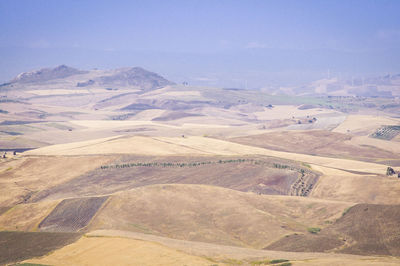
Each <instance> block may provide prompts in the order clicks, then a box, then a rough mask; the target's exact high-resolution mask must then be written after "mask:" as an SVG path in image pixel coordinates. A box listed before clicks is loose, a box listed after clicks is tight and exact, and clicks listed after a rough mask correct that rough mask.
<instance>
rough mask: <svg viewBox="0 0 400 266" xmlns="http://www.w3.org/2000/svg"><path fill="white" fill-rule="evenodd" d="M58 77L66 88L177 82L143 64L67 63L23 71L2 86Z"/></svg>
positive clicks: (145, 88)
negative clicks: (78, 66)
mask: <svg viewBox="0 0 400 266" xmlns="http://www.w3.org/2000/svg"><path fill="white" fill-rule="evenodd" d="M56 79H57V80H58V81H57V84H58V85H60V84H61V83H63V82H64V83H65V87H66V88H67V87H69V88H70V86H71V85H70V84H71V83H75V84H76V85H75V86H76V87H92V88H93V87H103V88H132V87H133V88H139V89H141V90H143V91H148V90H153V89H158V88H162V87H165V86H167V85H174V84H175V83H174V82H171V81H169V80H167V79H165V78H164V77H162V76H160V75H158V74H156V73H154V72H150V71H147V70H145V69H143V68H141V67H130V68H119V69H112V70H97V69H96V70H90V71H84V70H79V69H75V68H72V67H69V66H66V65H60V66H58V67H55V68H42V69H39V70H35V71H31V72H24V73H21V74H19V75H18V76H17V77H15V78H14V79H13V80H11V81H10V82H9V83H5V84H2V85H1V86H2V87H7V86H9V85H11V86H12V87H14V88H20V89H23V88H26V87H27V86H26V85H38V84H40V85H43V86H45V85H46V84H47V85H49V84H48V82H49V81H52V80H56ZM60 82H61V83H60ZM44 83H46V84H44Z"/></svg>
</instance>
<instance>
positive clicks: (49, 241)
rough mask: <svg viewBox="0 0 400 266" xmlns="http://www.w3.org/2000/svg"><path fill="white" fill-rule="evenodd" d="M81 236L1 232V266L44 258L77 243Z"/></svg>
mask: <svg viewBox="0 0 400 266" xmlns="http://www.w3.org/2000/svg"><path fill="white" fill-rule="evenodd" d="M79 237H80V235H79V234H71V233H36V232H34V233H32V232H16V231H1V232H0V255H1V256H0V264H2V265H3V264H10V263H15V262H18V261H21V260H25V259H28V258H32V257H38V256H43V255H45V254H48V253H49V252H51V251H53V250H56V249H58V248H60V247H62V246H65V245H68V244H70V243H72V242H74V241H76V240H77V239H78V238H79Z"/></svg>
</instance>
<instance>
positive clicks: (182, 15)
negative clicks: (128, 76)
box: [0, 0, 400, 88]
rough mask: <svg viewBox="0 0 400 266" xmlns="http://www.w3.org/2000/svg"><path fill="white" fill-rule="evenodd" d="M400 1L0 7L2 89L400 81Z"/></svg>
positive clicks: (207, 0) (28, 0)
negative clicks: (88, 77) (110, 75)
mask: <svg viewBox="0 0 400 266" xmlns="http://www.w3.org/2000/svg"><path fill="white" fill-rule="evenodd" d="M399 14H400V1H398V0H391V1H389V0H379V1H378V0H374V1H373V0H342V1H340V0H336V1H331V0H320V1H312V0H304V1H290V0H280V1H278V0H276V1H272V0H271V1H268V0H264V1H261V0H260V1H258V0H242V1H235V0H231V1H218V0H203V1H195V0H182V1H174V0H171V1H153V0H147V1H145V0H143V1H119V0H114V1H104V0H103V1H102V0H96V1H89V0H79V1H75V0H57V1H56V0H0V82H5V81H8V80H10V79H12V78H13V77H14V76H16V75H17V74H19V73H21V72H25V71H30V70H33V69H38V68H42V67H53V66H57V65H60V64H66V65H69V66H72V67H76V68H79V69H92V68H100V69H111V68H118V67H127V66H141V67H144V68H146V69H148V70H150V71H154V72H157V73H159V74H161V75H162V76H165V77H166V78H168V79H170V80H172V81H175V82H183V81H188V82H189V83H190V84H193V85H207V86H209V85H210V86H220V87H241V88H243V87H246V88H247V87H249V88H260V87H267V86H287V85H295V84H297V85H299V84H300V83H306V82H310V81H312V80H315V79H320V78H327V77H332V76H337V77H342V78H349V77H351V76H371V75H372V76H373V75H384V74H387V73H392V74H396V73H397V74H398V73H400V15H399Z"/></svg>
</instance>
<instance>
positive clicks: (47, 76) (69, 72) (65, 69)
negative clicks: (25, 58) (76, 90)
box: [10, 65, 88, 83]
mask: <svg viewBox="0 0 400 266" xmlns="http://www.w3.org/2000/svg"><path fill="white" fill-rule="evenodd" d="M87 72H88V71H82V70H78V69H75V68H72V67H69V66H66V65H60V66H57V67H54V68H42V69H39V70H35V71H31V72H23V73H21V74H19V75H18V76H17V77H15V78H14V79H13V80H11V82H10V83H35V82H45V81H48V80H53V79H62V78H66V77H70V76H73V75H77V74H85V73H87Z"/></svg>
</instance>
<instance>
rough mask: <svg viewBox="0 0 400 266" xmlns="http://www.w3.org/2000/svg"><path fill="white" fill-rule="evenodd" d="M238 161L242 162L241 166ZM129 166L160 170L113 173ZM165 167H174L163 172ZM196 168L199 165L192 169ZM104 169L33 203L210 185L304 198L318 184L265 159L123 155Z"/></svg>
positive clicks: (284, 163)
mask: <svg viewBox="0 0 400 266" xmlns="http://www.w3.org/2000/svg"><path fill="white" fill-rule="evenodd" d="M239 160H243V161H240V162H239ZM130 163H143V164H145V163H157V165H153V166H133V167H124V168H122V167H119V168H116V167H115V165H126V164H130ZM163 163H170V164H173V165H171V166H168V165H166V166H162V164H163ZM194 163H196V164H198V165H196V166H189V164H194ZM183 164H184V165H183ZM179 165H180V166H179ZM106 166H107V167H109V168H107V169H101V168H97V169H95V170H93V171H90V172H87V173H84V174H82V175H81V176H79V177H76V178H74V179H71V180H69V181H66V182H64V183H61V184H59V185H55V186H52V187H49V188H47V189H44V190H42V191H39V192H37V193H36V194H35V195H33V196H32V197H31V198H30V201H31V202H35V201H39V200H44V199H59V198H63V197H81V196H94V195H99V194H100V195H101V194H111V193H115V192H118V191H124V190H128V189H131V188H135V187H140V186H146V185H153V184H174V183H175V184H208V185H214V186H220V187H226V188H231V189H235V190H240V191H252V192H255V193H259V194H280V195H303V196H305V195H308V194H309V193H310V192H311V191H312V188H313V186H314V185H315V183H316V182H317V180H318V175H317V174H316V173H314V172H312V171H311V170H310V169H308V168H307V167H304V166H302V165H301V164H299V163H296V162H292V161H288V160H283V159H278V158H270V157H261V156H260V157H250V156H244V157H237V156H230V157H227V156H191V157H190V158H187V157H183V156H158V157H153V156H151V157H150V156H132V155H125V156H121V157H120V158H119V159H118V160H116V161H114V162H113V163H110V164H109V165H105V166H104V167H106ZM111 167H112V168H111ZM278 167H285V168H278ZM301 171H302V172H303V173H301Z"/></svg>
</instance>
